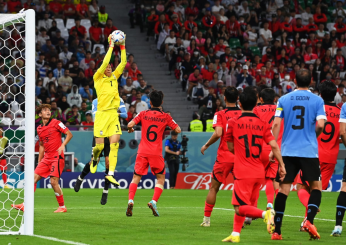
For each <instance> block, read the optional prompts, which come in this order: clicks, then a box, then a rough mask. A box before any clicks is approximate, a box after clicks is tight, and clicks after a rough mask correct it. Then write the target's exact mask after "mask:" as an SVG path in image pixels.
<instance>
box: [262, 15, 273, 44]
mask: <svg viewBox="0 0 346 245" xmlns="http://www.w3.org/2000/svg"><path fill="white" fill-rule="evenodd" d="M259 35H260V38H259V40H258V45H259V46H261V47H262V46H268V45H269V43H270V42H271V41H272V39H273V36H272V31H271V30H269V23H268V22H267V21H266V22H264V23H263V28H261V29H260V31H259Z"/></svg>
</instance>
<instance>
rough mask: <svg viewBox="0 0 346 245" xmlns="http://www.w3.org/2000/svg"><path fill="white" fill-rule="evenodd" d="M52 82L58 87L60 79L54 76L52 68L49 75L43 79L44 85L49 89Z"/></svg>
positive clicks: (48, 72)
mask: <svg viewBox="0 0 346 245" xmlns="http://www.w3.org/2000/svg"><path fill="white" fill-rule="evenodd" d="M50 83H53V84H54V85H55V86H56V87H58V81H57V79H56V77H54V76H53V72H52V71H51V70H49V71H47V76H46V77H45V78H44V79H43V87H45V88H46V89H48V87H49V84H50Z"/></svg>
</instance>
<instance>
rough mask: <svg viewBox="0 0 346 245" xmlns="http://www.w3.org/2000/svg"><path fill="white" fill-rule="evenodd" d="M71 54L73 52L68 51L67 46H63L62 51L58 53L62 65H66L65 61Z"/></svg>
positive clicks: (69, 58) (67, 60)
mask: <svg viewBox="0 0 346 245" xmlns="http://www.w3.org/2000/svg"><path fill="white" fill-rule="evenodd" d="M72 55H73V53H72V52H70V51H68V46H67V45H66V46H64V48H63V52H61V53H60V54H59V60H61V61H62V63H63V64H64V65H66V64H67V62H69V61H70V60H71V57H72Z"/></svg>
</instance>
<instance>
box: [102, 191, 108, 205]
mask: <svg viewBox="0 0 346 245" xmlns="http://www.w3.org/2000/svg"><path fill="white" fill-rule="evenodd" d="M107 198H108V191H107V192H103V193H102V197H101V205H106V203H107Z"/></svg>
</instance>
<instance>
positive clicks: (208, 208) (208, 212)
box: [204, 202, 215, 217]
mask: <svg viewBox="0 0 346 245" xmlns="http://www.w3.org/2000/svg"><path fill="white" fill-rule="evenodd" d="M214 206H215V204H214V205H212V204H209V203H207V202H205V206H204V216H205V217H210V215H211V212H213V208H214Z"/></svg>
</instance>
